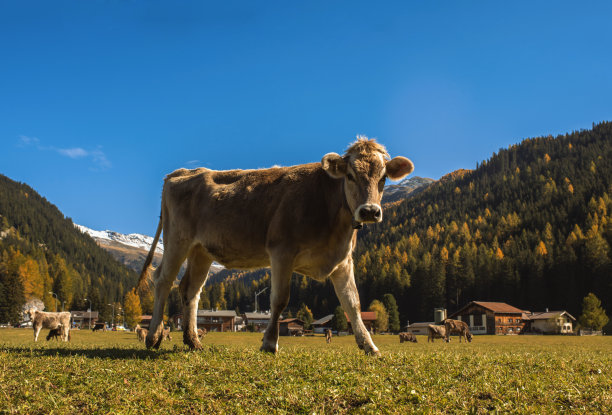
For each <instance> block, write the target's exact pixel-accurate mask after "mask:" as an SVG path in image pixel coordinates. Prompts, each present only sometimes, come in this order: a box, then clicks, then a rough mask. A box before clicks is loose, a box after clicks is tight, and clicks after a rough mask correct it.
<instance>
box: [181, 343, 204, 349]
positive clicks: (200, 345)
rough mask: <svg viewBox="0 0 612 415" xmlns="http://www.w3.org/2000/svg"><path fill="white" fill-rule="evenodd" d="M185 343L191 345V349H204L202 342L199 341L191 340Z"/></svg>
mask: <svg viewBox="0 0 612 415" xmlns="http://www.w3.org/2000/svg"><path fill="white" fill-rule="evenodd" d="M184 343H185V344H186V345H187V346H188V347H189V350H191V351H195V350H202V343H200V342H199V341H189V342H184Z"/></svg>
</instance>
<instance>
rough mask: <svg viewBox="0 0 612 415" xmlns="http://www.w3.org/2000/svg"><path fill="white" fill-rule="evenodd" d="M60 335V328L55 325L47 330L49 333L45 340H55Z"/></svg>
mask: <svg viewBox="0 0 612 415" xmlns="http://www.w3.org/2000/svg"><path fill="white" fill-rule="evenodd" d="M61 337H62V328H61V327H57V328H54V329H51V330H49V334H47V341H49V340H51V339H52V338H53V339H55V340H57V339H59V338H61Z"/></svg>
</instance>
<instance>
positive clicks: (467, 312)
mask: <svg viewBox="0 0 612 415" xmlns="http://www.w3.org/2000/svg"><path fill="white" fill-rule="evenodd" d="M438 310H440V309H436V314H435V315H436V316H438ZM448 318H450V319H454V320H461V321H463V322H465V323H467V325H468V326H469V329H470V332H472V334H490V335H493V334H497V335H514V334H573V332H574V325H575V323H576V319H575V318H574V317H573V316H572V315H571V314H570V313H568V312H567V311H548V309H547V310H546V311H540V312H531V311H525V310H521V309H519V308H517V307H514V306H512V305H510V304H506V303H503V302H492V301H471V302H469V303H468V304H466V305H465V306H463V307H462V308H460V309H459V310H457V311H455V312H454V313H452V314H450V315H449V316H448ZM435 320H436V321H435V322H418V323H413V324H410V325H408V326H407V327H406V331H408V332H411V333H414V334H427V326H428V325H429V324H440V321H441V320H440V319H438V318H436V319H435ZM439 320H440V321H439Z"/></svg>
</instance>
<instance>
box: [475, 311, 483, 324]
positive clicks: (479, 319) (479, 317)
mask: <svg viewBox="0 0 612 415" xmlns="http://www.w3.org/2000/svg"><path fill="white" fill-rule="evenodd" d="M474 325H475V326H482V314H475V315H474Z"/></svg>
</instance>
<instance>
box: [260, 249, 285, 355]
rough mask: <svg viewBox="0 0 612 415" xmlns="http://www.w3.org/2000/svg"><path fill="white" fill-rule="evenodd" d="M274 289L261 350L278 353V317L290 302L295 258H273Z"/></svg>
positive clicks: (271, 294)
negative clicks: (268, 321)
mask: <svg viewBox="0 0 612 415" xmlns="http://www.w3.org/2000/svg"><path fill="white" fill-rule="evenodd" d="M271 271H272V277H271V279H272V290H271V292H270V306H271V308H272V310H271V313H272V314H271V316H270V323H269V324H268V327H267V328H266V331H265V333H264V337H263V343H262V345H261V350H262V351H264V352H271V353H276V352H277V351H278V319H279V317H280V315H281V313H282V312H283V310H284V309H285V307H287V304H288V303H289V294H290V291H291V273H292V271H293V258H290V259H288V258H274V257H272V260H271Z"/></svg>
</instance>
